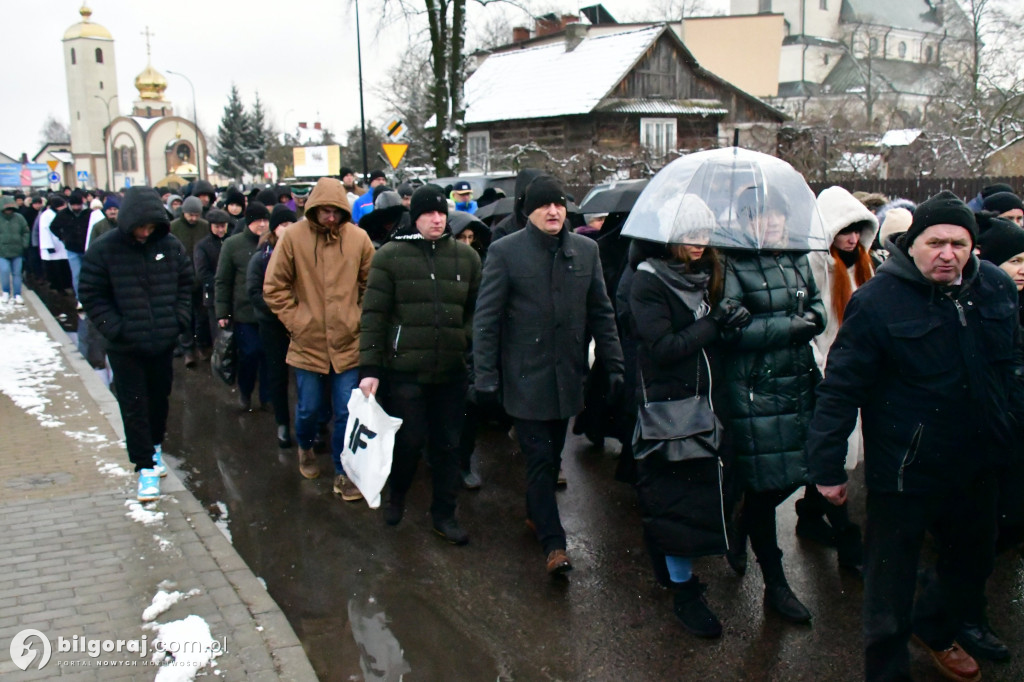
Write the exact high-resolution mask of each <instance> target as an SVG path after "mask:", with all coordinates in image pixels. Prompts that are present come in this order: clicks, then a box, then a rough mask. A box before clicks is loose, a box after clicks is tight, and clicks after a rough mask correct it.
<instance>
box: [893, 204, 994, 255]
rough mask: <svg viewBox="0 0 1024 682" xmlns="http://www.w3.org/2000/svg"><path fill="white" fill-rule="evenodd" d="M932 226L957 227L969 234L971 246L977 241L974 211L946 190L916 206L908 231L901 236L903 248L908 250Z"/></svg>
mask: <svg viewBox="0 0 1024 682" xmlns="http://www.w3.org/2000/svg"><path fill="white" fill-rule="evenodd" d="M932 225H959V226H960V227H962V228H964V229H965V230H967V231H968V232H970V233H971V245H972V246H973V245H974V243H975V242H977V241H978V223H977V221H976V220H975V218H974V211H972V210H971V209H969V208H967V204H965V203H964V202H963V201H962V200H961V199H960V197H958V196H957V195H955V194H953V193H952V192H950V191H949V190H948V189H944V190H942V191H941V192H939V193H938V194H936V195H935V196H933V197H931V198H930V199H927V200H925V201H923V202H921V203H920V204H918V206H917V209H916V210H915V211H914V220H913V222H911V223H910V229H909V230H907V233H906V235H904V236H903V240H904V241H903V244H904V245H905V247H906V248H907V249H909V248H910V245H911V244H913V243H914V240H915V239H917V238H918V237H919V236H920V235H921V233H922V232H924V231H925V230H926V229H928V228H929V227H931V226H932Z"/></svg>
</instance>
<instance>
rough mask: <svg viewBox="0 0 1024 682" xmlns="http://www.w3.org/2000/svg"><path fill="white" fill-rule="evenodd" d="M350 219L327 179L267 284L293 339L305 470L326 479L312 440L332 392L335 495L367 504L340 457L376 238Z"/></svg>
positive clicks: (267, 296) (279, 252) (283, 244)
mask: <svg viewBox="0 0 1024 682" xmlns="http://www.w3.org/2000/svg"><path fill="white" fill-rule="evenodd" d="M351 217H352V212H351V208H350V207H349V203H348V197H347V193H346V192H345V188H344V187H343V186H342V184H341V182H339V181H338V180H336V179H333V178H321V179H320V180H319V181H318V182H317V183H316V187H314V188H313V191H312V192H310V195H309V200H308V201H307V202H306V212H305V216H304V217H303V219H302V220H300V221H299V222H297V223H294V224H292V225H291V226H289V227H288V229H287V230H285V232H284V235H283V236H282V237H281V239H280V241H279V242H278V244H277V246H276V247H275V248H274V254H273V255H272V256H271V258H270V263H269V264H268V265H267V277H266V280H265V281H264V284H263V298H264V300H265V301H266V302H267V305H268V306H269V307H270V309H271V310H272V311H273V312H274V314H275V315H277V317H278V319H279V320H281V323H282V324H284V326H285V327H286V328H287V329H288V333H289V334H290V335H291V344H290V346H289V348H288V357H287V362H288V364H289V365H291V366H292V367H294V368H295V379H296V382H295V383H296V386H297V389H298V400H297V404H296V408H295V437H296V440H298V445H299V471H300V472H301V473H302V475H303V476H305V477H306V478H316V477H317V476H319V475H320V469H319V466H318V464H317V461H316V455H314V454H313V441H314V439H315V438H316V433H317V426H318V425H317V421H318V417H319V415H320V414H321V407H322V404H323V400H324V391H325V389H326V388H327V387H328V386H329V387H330V391H331V403H332V405H333V409H334V427H333V434H332V438H331V458H332V459H333V460H334V492H335V493H337V494H339V495H341V498H342V499H343V500H345V501H347V502H352V501H355V500H359V499H361V498H362V495H361V494H360V493H359V490H358V488H356V487H355V485H354V484H353V483H352V482H351V481H350V480H349V478H348V477H347V476H346V475H345V470H344V469H343V468H342V466H341V451H342V448H343V447H344V441H345V423H346V422H347V421H348V399H349V396H350V395H351V393H352V389H354V388H356V386H357V384H358V383H359V318H360V316H361V314H362V310H361V306H362V300H363V293H364V292H365V291H366V280H367V277H368V276H369V272H370V260H371V259H372V258H373V253H374V249H373V243H372V242H371V241H370V237H369V236H368V235H367V234H366V232H364V231H363V230H362V229H360V228H359V227H358V226H357V225H355V224H354V223H352V222H351Z"/></svg>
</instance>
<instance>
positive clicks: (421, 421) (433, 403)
mask: <svg viewBox="0 0 1024 682" xmlns="http://www.w3.org/2000/svg"><path fill="white" fill-rule="evenodd" d="M465 402H466V380H465V379H460V380H459V381H453V382H449V383H444V384H418V383H413V382H407V381H388V382H387V390H386V393H385V400H384V404H383V406H384V407H385V410H386V411H387V412H388V414H390V415H391V416H393V417H400V418H401V419H402V428H400V429H399V430H398V433H397V434H395V450H394V455H393V458H392V462H391V476H390V477H389V478H388V489H389V490H390V492H391V499H392V500H393V501H399V502H400V503H404V500H405V494H406V493H407V492H408V491H409V488H410V487H411V486H412V481H413V478H414V477H415V476H416V467H417V465H418V464H419V460H420V456H421V455H422V453H423V446H424V445H426V446H427V456H428V457H429V458H430V473H431V476H432V478H433V483H434V496H433V501H432V502H431V504H430V515H431V517H433V520H434V523H435V524H438V523H441V522H442V521H446V520H448V519H450V518H452V517H454V516H455V495H456V491H457V490H458V487H457V486H458V481H459V439H460V437H461V435H462V420H463V414H464V405H465Z"/></svg>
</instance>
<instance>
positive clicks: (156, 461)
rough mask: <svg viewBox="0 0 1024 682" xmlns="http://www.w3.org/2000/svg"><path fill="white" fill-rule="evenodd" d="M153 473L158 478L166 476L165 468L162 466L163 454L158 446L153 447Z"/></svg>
mask: <svg viewBox="0 0 1024 682" xmlns="http://www.w3.org/2000/svg"><path fill="white" fill-rule="evenodd" d="M153 471H155V472H156V475H157V476H159V477H160V478H163V477H164V476H166V475H167V467H165V466H164V452H163V450H162V449H161V446H159V445H154V446H153Z"/></svg>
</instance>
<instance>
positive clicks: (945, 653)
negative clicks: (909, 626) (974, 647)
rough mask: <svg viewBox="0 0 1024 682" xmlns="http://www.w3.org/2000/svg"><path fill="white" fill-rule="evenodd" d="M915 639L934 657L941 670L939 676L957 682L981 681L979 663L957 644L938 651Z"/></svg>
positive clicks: (915, 639) (915, 637) (914, 637)
mask: <svg viewBox="0 0 1024 682" xmlns="http://www.w3.org/2000/svg"><path fill="white" fill-rule="evenodd" d="M913 639H914V641H915V642H916V643H917V644H918V645H919V646H921V647H923V648H924V650H925V651H927V652H928V655H929V656H931V657H932V661H934V662H935V667H936V668H938V669H939V674H941V675H942V676H943V677H945V678H948V679H950V680H957V682H978V680H980V679H981V668H979V667H978V662H977V661H975V660H974V659H973V658H971V655H970V654H968V653H967V652H966V651H964V650H963V649H961V648H960V645H959V644H957V643H956V642H953V644H952V645H951V646H950V647H949V648H948V649H943V650H940V651H937V650H935V649H932V648H931V647H930V646H928V645H927V644H925V643H924V642H923V641H921V639H920V638H918V636H917V635H914V636H913Z"/></svg>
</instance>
